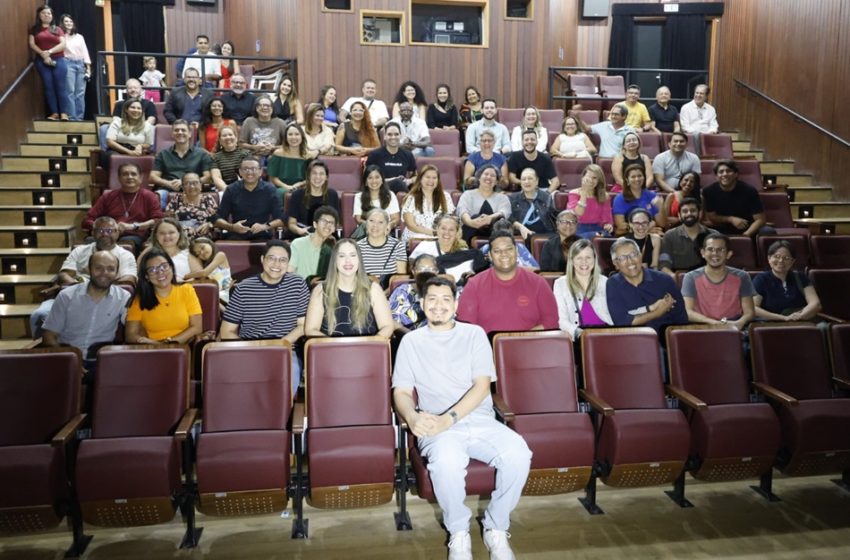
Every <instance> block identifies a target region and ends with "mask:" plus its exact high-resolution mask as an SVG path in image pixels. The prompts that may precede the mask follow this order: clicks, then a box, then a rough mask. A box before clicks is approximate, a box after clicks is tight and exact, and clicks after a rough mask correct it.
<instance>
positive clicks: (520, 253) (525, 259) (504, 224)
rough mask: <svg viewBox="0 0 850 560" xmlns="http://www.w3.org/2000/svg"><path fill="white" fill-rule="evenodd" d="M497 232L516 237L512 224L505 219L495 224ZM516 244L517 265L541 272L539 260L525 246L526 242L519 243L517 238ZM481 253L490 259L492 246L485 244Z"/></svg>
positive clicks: (494, 230) (494, 228)
mask: <svg viewBox="0 0 850 560" xmlns="http://www.w3.org/2000/svg"><path fill="white" fill-rule="evenodd" d="M497 231H505V232H507V233H510V234H511V235H514V230H513V227H512V226H511V223H510V222H509V221H508V220H505V219H501V220H498V221H497V222H496V223H495V224H493V233H494V234H495V233H496V232H497ZM514 244H515V245H516V251H517V263H519V266H521V267H523V268H528V269H530V270H539V269H540V264H539V263H538V262H537V259H535V258H534V255H532V254H531V251H529V250H528V247H526V246H525V242H523V241H519V240H517V239H516V237H514ZM481 252H482V253H483V254H484V256H486V257H489V256H490V244H489V243H485V244H484V246H483V247H481Z"/></svg>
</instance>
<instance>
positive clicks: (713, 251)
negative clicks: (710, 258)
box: [703, 247, 726, 255]
mask: <svg viewBox="0 0 850 560" xmlns="http://www.w3.org/2000/svg"><path fill="white" fill-rule="evenodd" d="M703 251H705V252H706V253H708V254H710V255H722V254H723V253H725V252H726V247H706V248H705V249H703Z"/></svg>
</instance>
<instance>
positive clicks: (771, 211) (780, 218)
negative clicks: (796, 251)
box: [703, 184, 810, 238]
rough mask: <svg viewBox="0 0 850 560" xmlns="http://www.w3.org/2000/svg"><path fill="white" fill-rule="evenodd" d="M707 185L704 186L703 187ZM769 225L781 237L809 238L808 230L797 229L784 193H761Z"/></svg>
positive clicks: (760, 196) (760, 197)
mask: <svg viewBox="0 0 850 560" xmlns="http://www.w3.org/2000/svg"><path fill="white" fill-rule="evenodd" d="M704 186H705V184H703V187H704ZM759 199H761V204H762V206H763V207H764V215H765V218H766V219H767V224H768V225H770V226H773V227H774V228H776V233H777V234H779V235H803V236H805V237H807V238H808V237H809V235H810V232H809V230H808V228H801V227H796V226H795V225H794V219H793V218H792V217H791V204H790V203H789V201H788V195H787V194H786V193H784V192H764V191H760V192H759Z"/></svg>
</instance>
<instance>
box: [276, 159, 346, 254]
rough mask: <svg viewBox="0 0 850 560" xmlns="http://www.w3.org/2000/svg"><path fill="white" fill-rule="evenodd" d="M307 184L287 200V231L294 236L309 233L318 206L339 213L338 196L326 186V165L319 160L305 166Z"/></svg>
mask: <svg viewBox="0 0 850 560" xmlns="http://www.w3.org/2000/svg"><path fill="white" fill-rule="evenodd" d="M306 173H307V183H306V184H305V185H304V187H303V188H300V189H297V190H296V191H295V192H293V193H292V196H291V198H290V199H289V212H288V213H289V231H290V232H291V233H292V234H293V235H295V236H298V237H300V236H302V235H307V234H308V233H310V224H312V223H313V214H314V213H315V211H316V209H317V208H319V207H320V206H330V207H332V208H333V209H334V210H336V211H337V212H339V194H338V193H337V192H336V191H335V190H333V189H332V188H330V187H329V186H328V175H329V173H328V165H327V164H326V163H325V162H323V161H322V160H320V159H314V160H313V161H311V162H310V163H308V164H307V171H306Z"/></svg>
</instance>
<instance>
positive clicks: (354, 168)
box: [321, 156, 362, 193]
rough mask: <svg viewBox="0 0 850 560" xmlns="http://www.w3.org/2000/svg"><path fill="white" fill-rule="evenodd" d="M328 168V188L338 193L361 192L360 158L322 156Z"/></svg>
mask: <svg viewBox="0 0 850 560" xmlns="http://www.w3.org/2000/svg"><path fill="white" fill-rule="evenodd" d="M321 160H322V161H323V162H325V164H326V165H327V166H328V186H329V187H330V188H332V189H334V190H335V191H337V192H338V193H342V192H357V191H359V190H360V182H361V180H362V179H361V177H360V158H356V157H342V156H322V158H321Z"/></svg>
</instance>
